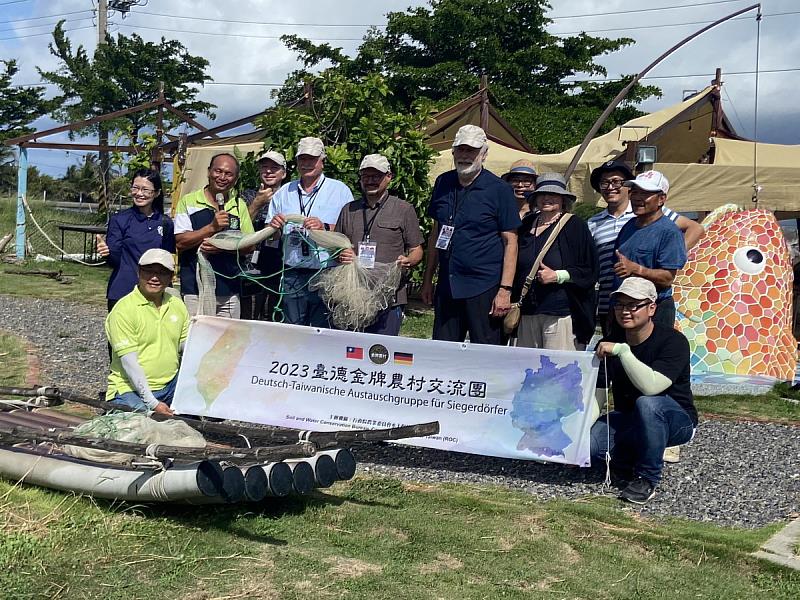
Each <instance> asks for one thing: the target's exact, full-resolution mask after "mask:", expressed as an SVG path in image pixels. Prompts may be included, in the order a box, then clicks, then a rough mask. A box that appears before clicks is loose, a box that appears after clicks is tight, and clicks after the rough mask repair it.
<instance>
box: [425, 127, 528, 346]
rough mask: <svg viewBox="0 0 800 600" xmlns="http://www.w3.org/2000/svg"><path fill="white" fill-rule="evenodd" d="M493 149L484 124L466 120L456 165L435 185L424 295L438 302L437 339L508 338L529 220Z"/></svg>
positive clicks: (489, 340)
mask: <svg viewBox="0 0 800 600" xmlns="http://www.w3.org/2000/svg"><path fill="white" fill-rule="evenodd" d="M488 150H489V145H488V142H487V139H486V133H484V131H483V129H481V128H480V127H477V126H475V125H464V126H463V127H461V128H460V129H459V130H458V132H457V133H456V137H455V140H453V161H454V163H455V167H456V168H455V170H453V171H448V172H447V173H443V174H442V175H439V177H437V179H436V183H435V184H434V186H433V194H432V197H431V203H430V206H429V207H428V216H429V217H431V218H432V219H433V227H432V229H431V235H430V238H429V239H428V259H427V260H428V262H427V264H426V267H425V277H424V280H423V284H422V300H423V301H424V302H425V303H427V304H433V305H434V321H433V339H435V340H445V341H451V342H463V341H464V340H465V339H466V336H467V334H469V340H470V342H472V343H475V344H502V343H503V339H502V330H503V317H504V316H505V315H506V313H507V312H508V311H509V309H510V308H511V284H512V283H513V282H514V269H515V267H516V263H517V228H518V227H519V226H520V225H521V222H520V219H519V210H518V207H517V203H516V201H515V199H514V192H513V190H512V189H511V186H509V185H508V184H507V183H506V182H505V181H503V180H502V179H500V178H499V177H497V176H496V175H495V174H494V173H491V172H489V171H487V170H486V169H484V168H483V163H484V161H485V160H486V154H487V152H488ZM437 269H438V272H439V278H438V283H437V285H436V291H435V293H434V287H433V278H434V276H435V275H436V272H437Z"/></svg>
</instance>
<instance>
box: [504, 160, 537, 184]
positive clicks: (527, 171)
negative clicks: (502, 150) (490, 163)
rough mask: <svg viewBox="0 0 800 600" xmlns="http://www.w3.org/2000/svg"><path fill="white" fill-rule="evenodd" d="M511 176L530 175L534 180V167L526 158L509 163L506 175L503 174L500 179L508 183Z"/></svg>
mask: <svg viewBox="0 0 800 600" xmlns="http://www.w3.org/2000/svg"><path fill="white" fill-rule="evenodd" d="M511 175H531V176H533V177H534V178H536V167H535V166H534V165H533V163H532V162H531V161H529V160H528V159H527V158H521V159H519V160H517V161H514V162H513V163H511V167H510V168H509V169H508V173H505V174H504V175H503V176H502V177H500V179H502V180H503V181H508V178H509V177H510V176H511Z"/></svg>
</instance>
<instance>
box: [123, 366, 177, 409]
mask: <svg viewBox="0 0 800 600" xmlns="http://www.w3.org/2000/svg"><path fill="white" fill-rule="evenodd" d="M177 382H178V375H177V374H176V375H175V377H173V378H172V379H171V380H170V382H169V383H168V384H167V385H165V386H164V387H163V388H161V389H160V390H158V391H157V392H153V396H155V397H156V400H160V401H161V402H163V403H164V404H166V405H167V406H169V405H171V404H172V397H173V396H174V395H175V384H176V383H177ZM111 404H117V405H119V406H128V407H130V408H132V409H133V410H135V411H136V412H147V411H148V410H150V409H149V408H147V404H145V403H144V400H142V397H141V396H140V395H139V394H137V393H136V392H125V393H124V394H117V395H116V396H114V399H113V400H112V401H111Z"/></svg>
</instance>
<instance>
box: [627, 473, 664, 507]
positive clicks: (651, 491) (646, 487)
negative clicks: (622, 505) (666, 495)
mask: <svg viewBox="0 0 800 600" xmlns="http://www.w3.org/2000/svg"><path fill="white" fill-rule="evenodd" d="M655 495H656V486H655V485H653V484H652V483H650V482H649V481H647V480H646V479H643V478H641V477H637V478H636V479H634V480H633V481H631V482H630V483H629V484H628V487H626V488H625V489H624V490H622V493H621V494H620V497H621V498H622V499H623V500H627V501H628V502H633V503H634V504H644V503H645V502H647V501H648V500H650V498H652V497H653V496H655Z"/></svg>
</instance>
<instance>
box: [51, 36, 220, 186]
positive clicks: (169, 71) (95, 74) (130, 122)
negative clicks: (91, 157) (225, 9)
mask: <svg viewBox="0 0 800 600" xmlns="http://www.w3.org/2000/svg"><path fill="white" fill-rule="evenodd" d="M63 24H64V21H61V22H59V23H58V25H56V28H55V30H54V31H53V41H52V42H51V43H50V45H49V48H50V53H51V54H53V55H54V56H55V57H56V58H58V59H59V60H60V61H61V62H60V65H59V67H58V68H57V69H56V70H55V71H43V70H42V69H38V70H39V74H40V75H41V77H42V79H44V80H45V81H49V82H51V83H54V84H56V85H57V86H58V88H59V90H60V94H59V95H58V96H57V97H56V100H57V101H58V103H59V108H58V109H56V110H55V111H54V113H53V115H54V117H55V118H57V119H60V120H61V121H65V122H69V121H77V120H81V119H87V118H91V117H93V116H97V115H101V114H104V113H109V112H113V111H117V110H122V109H125V108H130V107H133V106H136V105H138V104H143V103H145V102H149V101H152V100H155V99H156V98H157V97H158V93H159V85H160V84H161V83H163V85H164V97H165V98H166V99H167V101H169V102H170V103H171V104H172V105H173V106H175V107H176V108H178V109H180V110H181V111H183V112H184V113H186V114H188V115H189V116H192V117H193V116H196V115H197V114H198V113H203V114H206V115H208V116H210V117H213V116H214V113H213V112H212V110H211V109H212V108H214V105H213V104H210V103H208V102H202V101H200V100H198V99H197V94H198V89H197V88H196V87H195V85H203V84H204V83H205V82H206V81H209V80H210V79H211V77H210V76H209V75H207V74H206V68H207V67H208V61H207V60H206V59H205V58H202V57H199V56H193V55H191V54H189V52H188V51H187V49H186V48H185V47H184V46H183V44H181V43H180V42H178V41H177V40H166V39H165V38H163V37H162V38H161V41H160V42H159V43H157V44H156V43H152V42H145V41H144V40H143V39H142V38H141V37H139V36H138V35H136V34H133V35H131V36H130V37H126V36H124V35H121V34H120V35H118V36H117V37H116V39H115V38H113V37H111V36H106V43H105V44H100V45H98V47H97V49H96V50H95V52H94V55H93V56H92V57H90V56H89V54H88V52H87V51H86V49H85V48H84V47H83V46H78V48H77V49H76V50H74V51H73V49H72V45H71V44H70V41H69V39H68V38H67V37H66V35H65V33H64V28H63ZM156 115H157V111H156V109H153V110H150V111H146V112H138V113H132V114H130V115H127V116H125V117H122V118H120V119H118V120H115V121H106V122H103V123H100V124H98V125H97V126H96V130H97V131H98V133H99V138H100V143H101V144H103V143H105V142H107V139H108V133H109V132H112V133H113V132H123V133H125V134H126V135H129V136H130V137H131V139H132V140H133V142H134V143H135V142H136V141H137V140H138V137H139V132H140V130H141V129H142V128H145V127H153V126H154V125H155V124H156V118H157V116H156ZM164 123H165V129H169V128H171V126H172V125H174V124H176V123H177V118H176V117H175V116H173V115H172V114H171V113H165V114H164ZM88 130H89V129H87V130H86V131H88ZM73 135H74V133H73ZM100 169H101V173H102V175H103V177H102V181H103V182H104V187H107V186H106V185H105V182H106V181H107V177H108V173H109V169H110V164H109V161H108V154H107V153H105V152H103V153H101V155H100Z"/></svg>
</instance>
